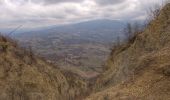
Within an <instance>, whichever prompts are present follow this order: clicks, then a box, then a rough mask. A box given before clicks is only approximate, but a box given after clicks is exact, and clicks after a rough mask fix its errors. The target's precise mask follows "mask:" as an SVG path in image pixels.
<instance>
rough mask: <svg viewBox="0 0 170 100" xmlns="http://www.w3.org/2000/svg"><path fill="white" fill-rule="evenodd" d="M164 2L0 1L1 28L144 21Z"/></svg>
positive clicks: (129, 0)
mask: <svg viewBox="0 0 170 100" xmlns="http://www.w3.org/2000/svg"><path fill="white" fill-rule="evenodd" d="M161 2H162V0H0V28H10V27H16V26H17V25H24V27H37V26H46V25H57V24H65V23H74V22H79V21H84V20H91V19H115V20H142V19H144V18H145V16H146V10H147V9H148V7H150V6H151V5H153V4H155V3H159V4H160V3H161Z"/></svg>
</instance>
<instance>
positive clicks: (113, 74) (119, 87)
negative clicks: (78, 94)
mask: <svg viewBox="0 0 170 100" xmlns="http://www.w3.org/2000/svg"><path fill="white" fill-rule="evenodd" d="M169 52H170V4H167V5H166V6H165V7H164V8H163V9H162V11H161V13H160V15H159V16H158V17H157V18H156V19H155V20H154V21H152V22H151V23H150V25H149V26H148V28H146V30H145V31H144V32H142V33H140V34H138V35H137V36H136V37H135V38H134V39H133V40H132V41H131V42H129V43H127V44H124V45H122V46H119V47H117V48H115V49H114V50H113V51H112V54H111V57H110V59H109V60H108V64H107V70H106V71H105V72H104V73H103V74H102V75H101V76H100V77H99V78H98V79H97V82H96V85H95V88H94V89H95V91H98V92H97V93H94V94H92V95H91V96H89V97H88V98H87V100H169V98H170V62H169V61H170V54H169Z"/></svg>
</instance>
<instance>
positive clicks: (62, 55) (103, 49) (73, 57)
mask: <svg viewBox="0 0 170 100" xmlns="http://www.w3.org/2000/svg"><path fill="white" fill-rule="evenodd" d="M124 26H125V23H124V22H121V21H118V20H108V19H103V20H92V21H86V22H81V23H76V24H69V25H62V26H50V27H46V28H43V29H39V30H36V31H35V30H34V31H31V32H26V33H21V34H16V35H15V37H16V38H17V39H18V40H19V41H20V43H21V44H22V45H24V46H27V47H28V46H31V47H32V48H33V50H34V51H35V52H36V53H37V54H39V55H40V56H42V57H44V58H46V59H47V60H49V61H50V62H52V63H54V64H56V65H58V66H59V67H62V68H66V69H70V70H72V69H73V68H74V70H75V69H76V70H78V73H79V71H80V73H81V74H82V72H83V73H84V72H88V74H89V73H91V74H93V75H96V74H97V73H98V72H100V71H101V70H102V66H103V64H104V62H105V60H106V59H107V57H108V55H109V53H110V48H111V46H112V44H113V43H114V42H115V41H116V40H117V38H118V37H119V38H120V39H123V38H124V34H123V32H122V29H123V28H124ZM94 62H95V63H94ZM94 72H95V73H94ZM96 72H97V73H96ZM93 75H92V76H93Z"/></svg>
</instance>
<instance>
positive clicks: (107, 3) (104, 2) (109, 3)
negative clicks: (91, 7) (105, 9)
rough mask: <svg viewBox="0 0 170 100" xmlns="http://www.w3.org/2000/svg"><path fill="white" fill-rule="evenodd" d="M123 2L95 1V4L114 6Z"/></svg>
mask: <svg viewBox="0 0 170 100" xmlns="http://www.w3.org/2000/svg"><path fill="white" fill-rule="evenodd" d="M125 1H126V0H95V2H96V3H98V4H100V5H115V4H119V3H122V2H125Z"/></svg>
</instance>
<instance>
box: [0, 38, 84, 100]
mask: <svg viewBox="0 0 170 100" xmlns="http://www.w3.org/2000/svg"><path fill="white" fill-rule="evenodd" d="M72 75H73V74H72V73H71V74H70V75H69V78H72ZM74 78H75V80H74V82H73V83H70V82H69V79H68V77H65V75H63V74H62V73H61V72H60V71H59V70H58V69H57V68H54V67H53V66H52V65H50V64H48V63H46V62H45V61H44V60H41V59H39V58H37V57H35V56H34V55H33V53H32V52H31V51H29V52H28V51H25V50H24V49H21V48H19V47H18V46H17V44H16V43H15V42H14V41H13V40H11V39H7V38H5V37H3V36H0V100H75V99H74V98H75V97H76V96H77V95H80V93H81V91H80V90H81V89H82V88H83V90H85V87H86V84H85V83H84V81H81V79H78V78H77V77H75V76H74ZM76 78H77V79H76ZM77 85H78V86H77ZM79 89H80V90H79Z"/></svg>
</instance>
